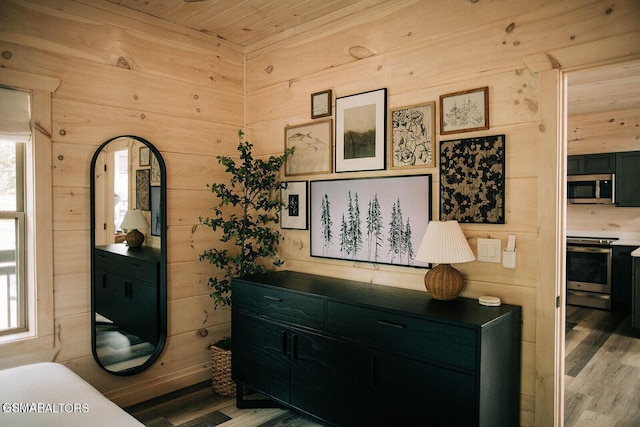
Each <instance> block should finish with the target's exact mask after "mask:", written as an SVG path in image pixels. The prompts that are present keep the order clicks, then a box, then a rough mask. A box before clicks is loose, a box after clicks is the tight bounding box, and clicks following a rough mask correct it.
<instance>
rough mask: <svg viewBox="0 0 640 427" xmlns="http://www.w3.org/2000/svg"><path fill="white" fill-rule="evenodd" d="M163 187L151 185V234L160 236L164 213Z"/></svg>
mask: <svg viewBox="0 0 640 427" xmlns="http://www.w3.org/2000/svg"><path fill="white" fill-rule="evenodd" d="M161 195H162V188H161V187H151V235H152V236H160V235H161V232H162V215H161V214H160V203H161V199H160V198H161Z"/></svg>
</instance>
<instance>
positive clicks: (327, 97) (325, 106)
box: [311, 89, 332, 119]
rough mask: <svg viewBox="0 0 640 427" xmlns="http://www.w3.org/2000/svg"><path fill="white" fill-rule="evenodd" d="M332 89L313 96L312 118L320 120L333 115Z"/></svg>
mask: <svg viewBox="0 0 640 427" xmlns="http://www.w3.org/2000/svg"><path fill="white" fill-rule="evenodd" d="M331 95H332V92H331V89H329V90H323V91H322V92H316V93H312V94H311V118H312V119H318V118H320V117H327V116H330V115H331Z"/></svg>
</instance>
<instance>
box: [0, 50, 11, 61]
mask: <svg viewBox="0 0 640 427" xmlns="http://www.w3.org/2000/svg"><path fill="white" fill-rule="evenodd" d="M12 56H13V54H12V53H11V51H9V50H3V51H2V57H3V58H4V59H11V57H12Z"/></svg>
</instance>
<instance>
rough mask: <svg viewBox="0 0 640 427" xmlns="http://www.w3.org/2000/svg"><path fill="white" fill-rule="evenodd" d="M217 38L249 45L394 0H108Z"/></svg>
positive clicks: (322, 23)
mask: <svg viewBox="0 0 640 427" xmlns="http://www.w3.org/2000/svg"><path fill="white" fill-rule="evenodd" d="M108 1H110V2H112V3H115V4H119V5H121V6H124V7H127V8H129V9H133V10H137V11H139V12H142V13H145V14H147V15H151V16H155V17H157V18H160V19H163V20H165V21H168V22H172V23H174V24H177V25H181V26H184V27H188V28H191V29H193V30H196V31H200V32H203V33H206V34H210V35H213V36H216V37H219V38H221V39H224V40H227V41H230V42H232V43H236V44H238V45H240V46H244V47H246V46H249V45H251V44H253V43H257V42H263V41H264V40H265V39H267V38H269V37H273V36H276V35H278V34H280V33H284V32H286V31H290V30H292V29H295V28H298V27H302V26H304V27H305V28H306V29H309V28H313V27H314V26H320V25H325V24H326V23H327V20H329V22H331V21H335V20H339V19H343V18H349V17H350V16H357V15H358V14H360V13H362V12H364V11H366V10H367V9H372V8H373V9H375V8H376V7H378V6H380V5H384V4H389V5H394V4H398V3H401V1H398V0H108Z"/></svg>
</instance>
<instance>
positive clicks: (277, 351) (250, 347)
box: [231, 311, 289, 403]
mask: <svg viewBox="0 0 640 427" xmlns="http://www.w3.org/2000/svg"><path fill="white" fill-rule="evenodd" d="M231 328H232V332H231V336H232V337H233V340H232V345H233V352H232V354H233V356H232V359H231V363H232V372H233V380H234V381H237V382H240V383H245V384H251V387H252V388H255V389H256V390H258V391H261V392H263V393H265V394H268V395H269V396H271V397H273V398H275V399H278V400H280V401H282V402H286V403H288V402H289V357H288V347H289V342H288V339H287V328H286V327H283V326H282V325H279V324H277V323H273V322H270V321H268V320H262V319H258V318H255V317H253V316H248V315H245V314H242V313H238V312H237V311H233V318H232V321H231Z"/></svg>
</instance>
